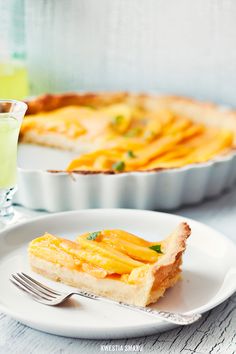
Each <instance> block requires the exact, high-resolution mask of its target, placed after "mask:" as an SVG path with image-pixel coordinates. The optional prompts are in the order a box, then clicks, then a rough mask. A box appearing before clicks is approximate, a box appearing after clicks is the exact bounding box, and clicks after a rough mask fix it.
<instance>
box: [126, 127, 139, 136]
mask: <svg viewBox="0 0 236 354" xmlns="http://www.w3.org/2000/svg"><path fill="white" fill-rule="evenodd" d="M140 133H141V128H140V127H136V128H133V129H130V130H129V131H127V133H126V134H125V136H126V137H128V138H132V137H134V136H137V135H139V134H140Z"/></svg>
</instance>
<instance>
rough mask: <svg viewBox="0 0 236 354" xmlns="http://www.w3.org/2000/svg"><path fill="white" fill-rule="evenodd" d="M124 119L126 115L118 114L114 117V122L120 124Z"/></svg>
mask: <svg viewBox="0 0 236 354" xmlns="http://www.w3.org/2000/svg"><path fill="white" fill-rule="evenodd" d="M123 120H124V117H123V116H122V115H118V116H116V117H114V118H113V120H112V124H114V125H119V124H121V123H122V121H123Z"/></svg>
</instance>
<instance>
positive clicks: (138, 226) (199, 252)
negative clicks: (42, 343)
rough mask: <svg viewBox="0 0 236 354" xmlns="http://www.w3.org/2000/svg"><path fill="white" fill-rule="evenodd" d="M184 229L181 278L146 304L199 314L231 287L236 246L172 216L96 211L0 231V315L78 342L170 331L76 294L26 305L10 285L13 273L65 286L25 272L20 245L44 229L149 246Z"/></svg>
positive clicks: (234, 277)
mask: <svg viewBox="0 0 236 354" xmlns="http://www.w3.org/2000/svg"><path fill="white" fill-rule="evenodd" d="M183 220H187V222H188V223H189V224H190V226H191V228H192V235H191V237H190V238H189V240H188V247H187V251H186V253H185V256H184V262H183V280H182V281H180V282H179V283H178V284H177V285H176V286H175V287H173V288H172V289H170V290H168V291H167V292H166V294H165V296H164V297H163V298H162V299H161V300H160V301H159V302H157V304H155V305H154V307H155V308H157V309H163V310H170V311H181V312H194V313H195V312H201V313H203V312H205V311H207V310H209V309H211V308H213V307H215V306H216V305H218V304H219V303H221V302H222V301H224V300H225V299H227V298H228V297H229V296H230V295H232V294H233V292H234V291H235V290H236V247H235V245H234V244H233V243H232V242H231V241H229V240H228V239H227V238H226V237H225V236H223V235H221V234H219V233H218V232H216V231H214V230H213V229H211V228H209V227H207V226H205V225H203V224H201V223H199V222H196V221H193V220H190V219H187V218H184V219H183V218H182V217H180V216H175V215H170V214H164V213H157V212H151V211H142V210H126V209H113V210H112V209H110V210H108V209H107V210H106V209H97V210H81V211H74V212H68V213H60V214H54V215H49V216H46V217H42V218H39V219H36V220H32V221H28V222H26V223H24V224H21V225H18V226H15V227H12V228H10V229H8V230H5V231H3V232H1V234H0V242H1V243H0V279H1V283H0V284H1V285H0V286H1V291H0V311H3V312H5V313H7V314H9V315H10V316H12V317H13V318H15V319H17V320H18V321H20V322H22V323H24V324H26V325H28V326H30V327H33V328H36V329H39V330H42V331H45V332H49V333H53V334H57V335H63V336H69V337H79V338H94V339H95V338H100V339H101V338H124V337H133V336H143V335H148V334H153V333H157V332H159V331H163V330H166V329H169V328H172V327H173V326H172V325H170V324H168V323H165V322H162V321H159V320H157V319H154V318H152V317H150V316H148V315H145V314H140V313H136V312H133V311H131V310H126V309H121V308H120V307H116V306H115V305H110V304H109V305H108V304H103V303H102V302H96V301H92V300H88V299H83V298H79V297H73V299H71V301H70V303H69V305H67V306H63V307H48V306H44V305H41V304H39V303H36V302H34V301H33V300H32V299H31V298H29V297H28V296H27V295H25V294H24V293H22V292H20V291H19V290H18V289H17V288H16V287H14V285H12V284H11V283H10V281H9V280H8V279H9V276H10V274H11V273H14V272H17V271H25V272H27V273H31V275H32V274H33V276H34V277H35V278H37V279H38V280H39V281H43V282H44V283H46V284H48V285H49V286H52V287H54V288H55V289H60V290H65V289H66V288H67V289H68V288H69V287H67V286H64V285H62V284H59V283H55V282H52V281H49V280H47V279H44V278H43V277H41V276H39V275H37V274H34V273H33V272H31V271H30V269H29V266H28V261H27V244H28V242H29V241H30V240H31V239H33V238H35V237H37V236H39V235H41V234H42V233H44V232H45V231H48V232H52V233H55V234H57V235H61V236H64V237H68V238H72V239H73V238H74V237H75V236H76V235H77V234H79V233H82V232H85V231H94V230H99V229H103V228H121V229H125V230H127V231H130V232H133V233H135V234H137V235H140V236H142V237H144V238H146V239H148V240H150V241H156V240H159V239H162V238H164V237H165V236H166V235H167V234H168V233H169V232H171V231H172V230H173V229H174V228H175V227H176V226H177V225H178V223H179V222H181V221H183Z"/></svg>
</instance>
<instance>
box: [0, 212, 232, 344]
mask: <svg viewBox="0 0 236 354" xmlns="http://www.w3.org/2000/svg"><path fill="white" fill-rule="evenodd" d="M94 212H96V213H101V214H103V213H107V212H112V213H116V212H121V213H127V212H128V213H148V214H159V215H160V216H163V215H165V216H167V217H171V218H176V219H178V218H179V219H181V218H184V219H185V220H186V221H187V222H190V223H191V222H193V223H195V224H198V225H200V226H202V225H203V226H204V227H206V228H208V229H210V230H211V231H212V232H214V233H215V234H216V235H217V237H218V238H221V239H222V240H223V241H224V242H226V244H227V245H228V247H232V249H233V250H234V251H233V252H235V254H236V245H235V243H234V242H233V241H232V240H231V239H229V238H228V237H227V236H226V235H224V234H223V233H221V232H219V231H218V230H215V229H214V228H212V227H210V226H208V225H206V224H204V223H201V222H199V221H197V220H194V219H192V218H188V217H184V216H181V215H177V214H171V213H164V212H158V211H151V210H144V209H123V208H112V209H109V208H104V209H81V210H73V211H65V212H59V213H51V214H48V215H42V216H38V217H35V218H30V219H29V220H25V221H24V222H22V223H19V224H16V225H12V226H10V227H8V228H6V229H4V230H2V231H0V239H1V237H2V236H3V235H4V234H7V233H11V232H12V231H13V230H14V229H17V228H18V227H21V228H22V227H24V226H25V225H28V224H34V223H37V222H39V223H40V222H41V221H42V220H45V219H49V220H50V219H53V218H55V217H63V216H67V215H73V214H75V215H76V214H80V213H82V214H83V213H94ZM229 269H235V270H236V265H235V266H234V265H232V267H231V268H229ZM222 284H223V283H222ZM235 291H236V284H235V288H233V287H232V289H231V291H229V292H228V293H226V294H224V296H222V297H221V298H219V299H218V300H217V301H213V302H212V301H209V303H208V305H207V304H204V305H202V306H201V307H200V308H199V310H198V312H199V313H201V314H203V313H205V312H207V311H209V310H211V309H213V308H215V307H217V306H218V305H220V304H221V303H222V302H224V301H225V300H226V299H228V298H229V297H230V296H232V295H233V294H234V292H235ZM211 300H212V299H211ZM0 311H1V312H3V313H4V314H7V315H9V316H10V317H11V318H13V319H15V320H17V321H20V322H21V323H23V324H25V325H27V326H28V327H31V328H34V329H37V330H39V331H42V332H46V333H50V334H55V335H59V336H66V337H74V338H87V339H118V338H132V337H135V336H145V335H151V334H154V333H158V332H162V331H165V330H167V329H172V328H174V327H176V325H171V324H169V323H165V322H164V321H159V322H158V324H160V325H161V327H160V328H158V327H157V324H152V323H150V324H145V325H144V324H138V325H131V326H130V325H127V326H122V327H119V329H117V327H114V328H110V327H102V328H99V327H98V326H97V327H90V331H91V335H89V334H88V332H87V327H86V328H85V331H84V333H83V330H82V331H81V328H80V329H79V331H80V335H79V334H78V332H77V334H76V333H75V332H76V331H75V332H73V331H71V329H70V331H71V332H73V333H72V334H69V333H68V330H69V329H68V328H66V329H65V327H64V329H63V324H62V325H61V324H60V323H59V324H58V323H57V325H56V327H55V330H54V329H52V326H51V325H49V326H48V327H47V324H45V322H42V321H38V320H35V319H34V318H33V317H32V319H30V322H29V320H28V319H25V318H24V316H22V315H20V314H19V313H17V312H15V311H13V310H11V309H10V308H8V307H7V306H4V304H2V303H1V302H0ZM194 312H195V311H194V310H193V311H188V312H186V313H194ZM43 327H44V329H43ZM65 332H67V334H65Z"/></svg>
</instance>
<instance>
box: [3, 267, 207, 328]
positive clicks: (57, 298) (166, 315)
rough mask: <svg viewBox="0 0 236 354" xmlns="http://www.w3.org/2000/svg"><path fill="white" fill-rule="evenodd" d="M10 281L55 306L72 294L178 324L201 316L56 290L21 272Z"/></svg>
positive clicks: (38, 299)
mask: <svg viewBox="0 0 236 354" xmlns="http://www.w3.org/2000/svg"><path fill="white" fill-rule="evenodd" d="M10 281H11V282H12V283H13V284H14V285H15V286H17V287H18V288H19V289H20V290H22V291H24V292H26V293H27V294H28V295H30V296H31V297H32V298H33V299H34V300H35V301H37V302H40V303H41V304H44V305H49V306H56V305H59V304H61V303H63V302H64V301H65V300H67V299H68V298H69V297H71V296H72V295H80V296H83V297H86V298H89V299H92V300H102V301H103V302H107V303H112V304H115V305H118V306H121V307H125V308H127V309H130V310H134V311H139V312H142V313H146V314H148V315H151V316H153V317H156V318H158V319H162V320H165V321H167V322H170V323H174V324H178V325H189V324H191V323H193V322H195V321H197V320H199V319H200V318H201V315H200V314H192V315H188V314H183V313H175V312H167V311H157V310H154V309H152V308H150V307H140V306H134V305H128V304H125V303H123V302H117V301H114V300H111V299H108V298H105V297H102V296H98V295H95V294H91V293H88V292H87V291H82V290H77V291H73V292H70V293H61V292H59V291H58V290H54V289H52V288H49V287H48V286H46V285H44V284H42V283H40V282H38V281H37V280H35V279H33V278H32V277H30V276H29V275H27V274H25V273H23V272H21V273H16V274H12V278H10Z"/></svg>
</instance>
